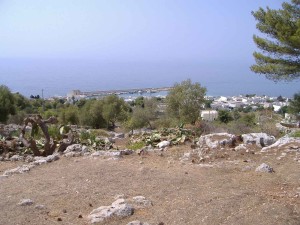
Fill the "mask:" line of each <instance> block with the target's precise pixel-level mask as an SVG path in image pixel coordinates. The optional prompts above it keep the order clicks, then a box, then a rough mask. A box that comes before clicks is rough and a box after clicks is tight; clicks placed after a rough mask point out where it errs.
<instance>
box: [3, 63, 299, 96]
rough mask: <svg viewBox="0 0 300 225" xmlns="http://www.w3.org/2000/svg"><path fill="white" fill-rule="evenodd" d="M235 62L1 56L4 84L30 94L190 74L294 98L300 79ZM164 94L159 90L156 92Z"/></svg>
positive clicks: (154, 83)
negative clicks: (281, 78) (279, 77)
mask: <svg viewBox="0 0 300 225" xmlns="http://www.w3.org/2000/svg"><path fill="white" fill-rule="evenodd" d="M250 65H251V64H250V63H236V62H169V61H164V62H155V61H154V62H149V61H148V62H130V61H128V62H117V61H104V60H86V59H85V60H82V59H72V60H70V59H60V60H58V59H0V85H6V86H7V87H9V88H10V90H11V91H13V92H19V93H21V94H23V95H24V96H26V97H29V96H30V95H40V96H43V97H45V98H48V97H55V96H66V95H67V93H69V92H70V91H72V90H81V91H101V90H120V89H134V88H158V87H171V86H173V85H174V84H175V83H180V82H181V81H183V80H186V79H191V81H192V82H198V83H200V85H201V86H203V87H206V89H207V95H211V96H233V95H240V94H257V95H268V96H280V95H281V96H285V97H292V96H293V94H295V93H298V92H299V91H300V82H299V79H298V80H296V81H292V82H277V83H276V82H274V81H271V80H268V79H267V78H266V77H265V76H263V75H258V74H254V73H252V72H251V71H250V69H249V67H250ZM160 94H161V95H165V94H166V92H164V93H156V95H160Z"/></svg>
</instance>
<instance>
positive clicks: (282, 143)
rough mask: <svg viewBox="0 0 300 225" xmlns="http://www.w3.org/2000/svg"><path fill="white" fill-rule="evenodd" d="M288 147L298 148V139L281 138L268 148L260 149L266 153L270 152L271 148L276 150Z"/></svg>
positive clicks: (299, 143) (299, 140) (299, 144)
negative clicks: (294, 146)
mask: <svg viewBox="0 0 300 225" xmlns="http://www.w3.org/2000/svg"><path fill="white" fill-rule="evenodd" d="M286 145H287V146H288V145H296V146H297V145H298V146H300V138H293V137H282V138H280V139H278V140H277V141H276V142H275V143H274V144H272V145H270V146H268V147H264V148H262V150H261V152H268V151H270V150H272V149H273V148H275V149H278V148H282V147H285V146H286Z"/></svg>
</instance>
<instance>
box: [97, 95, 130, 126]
mask: <svg viewBox="0 0 300 225" xmlns="http://www.w3.org/2000/svg"><path fill="white" fill-rule="evenodd" d="M126 109H127V106H126V103H125V101H124V99H122V98H119V97H118V96H117V95H109V96H106V97H105V98H104V99H103V111H102V115H103V118H104V119H105V120H106V121H107V128H108V127H109V125H110V124H111V126H112V127H115V123H116V121H117V120H118V119H121V117H122V111H123V110H126Z"/></svg>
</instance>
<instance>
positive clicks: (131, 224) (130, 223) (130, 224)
mask: <svg viewBox="0 0 300 225" xmlns="http://www.w3.org/2000/svg"><path fill="white" fill-rule="evenodd" d="M126 225H150V224H149V223H143V222H141V221H139V220H135V221H132V222H129V223H127V224H126Z"/></svg>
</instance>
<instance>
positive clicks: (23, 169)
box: [3, 165, 30, 176]
mask: <svg viewBox="0 0 300 225" xmlns="http://www.w3.org/2000/svg"><path fill="white" fill-rule="evenodd" d="M29 170H30V168H29V167H28V166H27V165H22V166H18V167H17V168H14V169H10V170H6V171H4V173H3V175H7V176H8V175H12V174H18V173H26V172H28V171H29Z"/></svg>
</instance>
